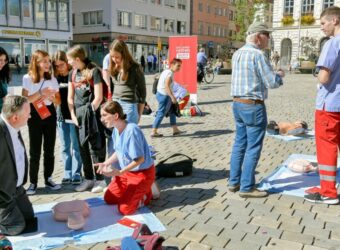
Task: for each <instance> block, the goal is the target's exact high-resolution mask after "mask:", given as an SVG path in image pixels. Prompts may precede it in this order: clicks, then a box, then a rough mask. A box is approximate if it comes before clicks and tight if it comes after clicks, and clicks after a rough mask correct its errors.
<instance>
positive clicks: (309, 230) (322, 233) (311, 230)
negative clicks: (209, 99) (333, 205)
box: [303, 227, 331, 239]
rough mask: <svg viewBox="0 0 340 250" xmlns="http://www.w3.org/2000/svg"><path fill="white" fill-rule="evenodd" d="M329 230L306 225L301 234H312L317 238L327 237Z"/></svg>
mask: <svg viewBox="0 0 340 250" xmlns="http://www.w3.org/2000/svg"><path fill="white" fill-rule="evenodd" d="M330 233H331V232H330V230H327V229H320V228H317V227H306V228H305V229H304V231H303V234H309V235H312V236H318V237H319V238H323V239H328V238H329V236H330Z"/></svg>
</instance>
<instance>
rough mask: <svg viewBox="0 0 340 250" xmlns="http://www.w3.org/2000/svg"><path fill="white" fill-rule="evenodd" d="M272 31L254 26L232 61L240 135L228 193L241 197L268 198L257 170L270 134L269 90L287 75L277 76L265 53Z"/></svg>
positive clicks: (232, 83) (235, 148) (236, 118)
mask: <svg viewBox="0 0 340 250" xmlns="http://www.w3.org/2000/svg"><path fill="white" fill-rule="evenodd" d="M270 33H271V30H270V29H269V28H268V26H267V25H266V24H264V23H260V22H254V23H253V24H251V25H250V26H249V28H248V31H247V37H246V44H245V45H244V46H243V47H242V48H240V49H239V50H237V51H236V52H235V53H234V55H233V58H232V65H233V68H232V79H231V96H232V97H233V114H234V119H235V124H236V135H235V140H234V145H233V149H232V153H231V160H230V177H229V184H228V189H229V191H231V192H236V191H238V190H240V193H239V195H240V196H241V197H264V196H266V195H267V192H265V191H260V190H258V189H256V187H255V168H256V166H257V163H258V160H259V158H260V155H261V150H262V144H263V138H264V135H265V133H266V126H267V113H266V106H265V103H264V101H265V99H266V98H267V96H268V88H278V87H279V86H280V85H282V77H284V72H283V71H281V70H280V71H278V72H276V73H275V72H274V71H273V68H272V66H271V65H270V62H269V60H268V58H267V57H266V55H265V54H264V52H263V51H262V49H264V48H266V47H267V46H268V42H269V39H270Z"/></svg>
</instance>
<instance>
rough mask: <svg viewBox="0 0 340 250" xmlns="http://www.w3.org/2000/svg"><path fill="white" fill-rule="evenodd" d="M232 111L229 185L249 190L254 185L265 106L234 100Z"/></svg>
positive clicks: (263, 130)
mask: <svg viewBox="0 0 340 250" xmlns="http://www.w3.org/2000/svg"><path fill="white" fill-rule="evenodd" d="M233 113H234V119H235V123H236V135H235V141H234V145H233V150H232V153H231V160H230V178H229V185H230V186H236V185H239V184H240V191H241V192H249V191H251V189H253V188H254V186H255V168H256V166H257V163H258V161H259V159H260V155H261V150H262V145H263V139H264V135H265V133H266V126H267V112H266V107H265V105H262V104H256V105H253V104H244V103H238V102H234V103H233Z"/></svg>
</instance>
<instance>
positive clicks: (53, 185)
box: [45, 177, 61, 190]
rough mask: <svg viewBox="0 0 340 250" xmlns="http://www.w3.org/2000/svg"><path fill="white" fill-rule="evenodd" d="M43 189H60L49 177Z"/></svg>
mask: <svg viewBox="0 0 340 250" xmlns="http://www.w3.org/2000/svg"><path fill="white" fill-rule="evenodd" d="M45 187H46V188H49V189H51V190H59V189H61V186H60V184H56V183H55V182H54V181H52V177H49V178H48V179H47V181H45Z"/></svg>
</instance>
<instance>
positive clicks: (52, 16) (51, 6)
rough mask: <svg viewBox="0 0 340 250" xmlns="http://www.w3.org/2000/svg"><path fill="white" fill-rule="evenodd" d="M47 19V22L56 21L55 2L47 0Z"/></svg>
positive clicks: (54, 0)
mask: <svg viewBox="0 0 340 250" xmlns="http://www.w3.org/2000/svg"><path fill="white" fill-rule="evenodd" d="M47 17H48V20H49V21H52V22H56V21H57V1H56V0H48V1H47Z"/></svg>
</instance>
